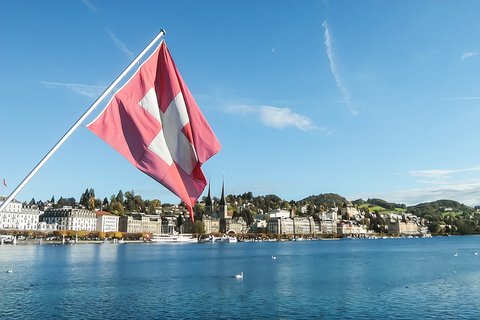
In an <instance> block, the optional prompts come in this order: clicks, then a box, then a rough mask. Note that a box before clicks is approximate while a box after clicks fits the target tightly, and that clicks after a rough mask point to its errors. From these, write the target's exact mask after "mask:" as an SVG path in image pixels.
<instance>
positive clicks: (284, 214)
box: [267, 209, 290, 218]
mask: <svg viewBox="0 0 480 320" xmlns="http://www.w3.org/2000/svg"><path fill="white" fill-rule="evenodd" d="M267 214H268V215H269V216H270V218H290V212H289V211H287V210H283V209H273V210H270V211H268V212H267Z"/></svg>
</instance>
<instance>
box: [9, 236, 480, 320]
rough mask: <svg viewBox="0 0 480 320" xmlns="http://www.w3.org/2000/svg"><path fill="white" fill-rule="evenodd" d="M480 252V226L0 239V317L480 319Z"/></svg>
mask: <svg viewBox="0 0 480 320" xmlns="http://www.w3.org/2000/svg"><path fill="white" fill-rule="evenodd" d="M477 251H478V252H480V237H478V236H465V237H435V238H427V239H377V240H340V241H302V242H263V243H254V242H250V243H231V244H228V243H214V244H208V243H205V244H141V243H128V244H77V245H56V246H54V245H50V244H43V245H16V246H13V245H3V246H0V282H1V293H0V294H1V297H0V319H47V318H48V319H257V318H263V319H312V318H323V319H374V318H377V319H478V318H479V317H480V313H479V311H480V310H479V309H480V255H476V254H475V252H477ZM455 253H457V256H454V254H455ZM272 256H276V257H277V258H276V259H272ZM9 269H13V273H8V272H7V270H9ZM240 272H243V273H244V278H243V279H237V278H235V277H234V276H235V275H236V274H239V273H240Z"/></svg>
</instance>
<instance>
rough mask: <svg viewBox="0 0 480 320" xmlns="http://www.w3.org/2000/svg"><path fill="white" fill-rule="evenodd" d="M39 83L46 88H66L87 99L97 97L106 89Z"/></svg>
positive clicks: (83, 85)
mask: <svg viewBox="0 0 480 320" xmlns="http://www.w3.org/2000/svg"><path fill="white" fill-rule="evenodd" d="M40 83H42V84H44V85H47V86H61V87H66V88H68V89H70V90H72V91H73V92H75V93H78V94H81V95H84V96H87V97H91V98H95V97H98V96H99V95H100V94H101V93H102V92H103V91H104V90H105V89H106V87H102V86H92V85H87V84H78V83H59V82H47V81H40Z"/></svg>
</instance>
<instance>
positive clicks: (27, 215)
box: [0, 196, 40, 230]
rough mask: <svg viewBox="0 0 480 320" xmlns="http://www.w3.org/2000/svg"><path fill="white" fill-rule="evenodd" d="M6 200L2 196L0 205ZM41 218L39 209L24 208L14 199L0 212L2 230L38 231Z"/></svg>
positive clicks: (0, 227)
mask: <svg viewBox="0 0 480 320" xmlns="http://www.w3.org/2000/svg"><path fill="white" fill-rule="evenodd" d="M6 199H7V198H6V197H3V196H0V204H2V203H3V202H4V201H5V200H6ZM39 216H40V210H39V209H38V208H36V207H35V206H32V207H28V206H24V205H22V203H21V202H18V201H16V200H15V199H14V200H12V201H11V202H10V203H9V204H8V205H7V206H6V207H5V209H4V210H2V212H0V229H16V230H38V222H39Z"/></svg>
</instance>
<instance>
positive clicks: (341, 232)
mask: <svg viewBox="0 0 480 320" xmlns="http://www.w3.org/2000/svg"><path fill="white" fill-rule="evenodd" d="M337 235H338V236H339V237H345V236H354V237H365V236H366V235H367V229H366V228H365V226H363V225H362V226H359V225H355V224H353V223H345V222H339V223H338V224H337Z"/></svg>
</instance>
